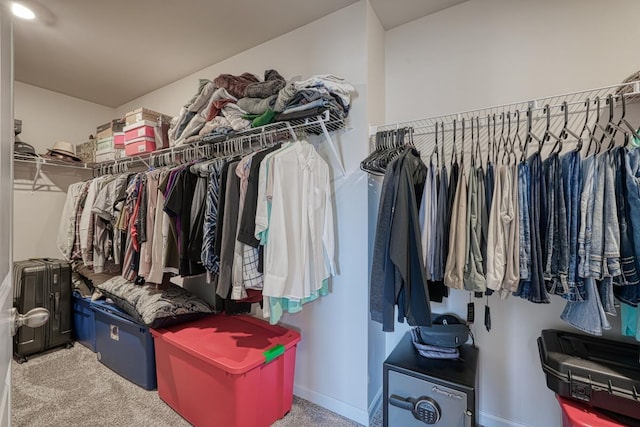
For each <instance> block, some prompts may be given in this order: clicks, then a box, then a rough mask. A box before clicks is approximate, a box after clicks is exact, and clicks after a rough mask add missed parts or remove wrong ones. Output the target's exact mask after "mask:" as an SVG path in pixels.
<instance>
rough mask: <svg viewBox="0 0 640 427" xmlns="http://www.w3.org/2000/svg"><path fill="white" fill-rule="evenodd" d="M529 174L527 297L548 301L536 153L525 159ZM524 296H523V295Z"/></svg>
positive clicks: (541, 193)
mask: <svg viewBox="0 0 640 427" xmlns="http://www.w3.org/2000/svg"><path fill="white" fill-rule="evenodd" d="M527 163H528V165H529V171H530V176H531V181H530V186H529V200H530V205H529V206H530V211H529V223H530V225H529V229H530V231H531V251H530V254H531V270H530V281H531V285H530V292H529V294H528V295H527V299H528V300H529V301H531V302H534V303H544V304H548V303H549V295H548V294H547V288H546V286H545V283H544V278H543V276H542V274H543V255H544V254H543V251H542V235H543V230H542V224H541V223H542V211H543V209H542V208H543V203H544V202H543V200H544V196H545V190H544V183H543V174H542V161H541V159H540V154H539V153H536V154H533V155H532V156H530V157H529V159H528V160H527ZM523 297H524V296H523Z"/></svg>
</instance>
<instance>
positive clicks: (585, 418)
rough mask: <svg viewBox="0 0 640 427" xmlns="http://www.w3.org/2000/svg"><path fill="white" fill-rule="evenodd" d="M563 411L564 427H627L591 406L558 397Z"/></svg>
mask: <svg viewBox="0 0 640 427" xmlns="http://www.w3.org/2000/svg"><path fill="white" fill-rule="evenodd" d="M556 398H557V399H558V402H560V408H561V409H562V427H625V424H620V423H619V422H617V421H615V420H614V419H612V418H610V417H607V416H606V415H604V414H602V413H599V412H598V411H597V410H595V409H593V408H592V407H591V406H589V405H586V404H584V403H580V402H576V401H575V400H571V399H566V398H564V397H562V396H558V395H556Z"/></svg>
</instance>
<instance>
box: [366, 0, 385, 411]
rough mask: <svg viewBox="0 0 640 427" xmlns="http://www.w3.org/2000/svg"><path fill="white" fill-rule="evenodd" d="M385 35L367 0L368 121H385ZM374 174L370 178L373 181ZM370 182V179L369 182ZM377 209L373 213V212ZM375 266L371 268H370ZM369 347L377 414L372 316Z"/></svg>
mask: <svg viewBox="0 0 640 427" xmlns="http://www.w3.org/2000/svg"><path fill="white" fill-rule="evenodd" d="M384 37H385V32H384V28H383V27H382V24H381V23H380V20H379V19H378V16H377V15H376V13H375V11H374V10H373V8H372V7H371V5H370V4H369V2H367V120H368V123H371V124H373V123H383V122H384V108H385V102H384V99H385V91H384V48H385V46H384ZM370 180H371V178H369V181H370ZM368 185H369V183H368ZM367 193H368V198H369V200H368V204H369V213H368V218H369V220H370V221H369V230H368V233H369V238H371V237H372V236H373V235H374V234H375V232H373V231H372V227H373V228H375V219H373V220H371V219H372V218H375V217H376V214H377V211H378V201H379V199H380V195H379V194H377V193H376V194H372V192H371V191H368V192H367ZM371 212H373V216H372V214H371ZM372 252H373V242H371V241H370V242H369V251H368V257H369V258H368V259H369V266H370V265H371V264H370V263H371V258H372ZM370 271H371V269H370V268H369V272H370ZM367 326H368V339H369V342H368V348H369V384H368V385H369V387H368V391H367V394H368V404H369V414H374V413H375V411H376V409H377V408H378V407H379V405H380V404H381V400H382V363H383V362H384V357H385V352H384V348H385V340H386V337H385V333H384V332H382V328H381V327H380V324H379V323H377V322H373V321H371V320H369V322H368V325H367Z"/></svg>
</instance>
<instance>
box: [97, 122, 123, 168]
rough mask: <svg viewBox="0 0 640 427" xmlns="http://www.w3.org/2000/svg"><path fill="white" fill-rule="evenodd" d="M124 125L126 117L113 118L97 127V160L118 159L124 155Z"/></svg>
mask: <svg viewBox="0 0 640 427" xmlns="http://www.w3.org/2000/svg"><path fill="white" fill-rule="evenodd" d="M124 126H125V120H124V119H113V120H111V121H110V122H108V123H105V124H103V125H100V126H98V127H97V128H96V139H97V143H96V162H106V161H109V160H117V159H120V158H122V157H123V154H124V150H123V148H124V141H123V134H122V131H123V129H124Z"/></svg>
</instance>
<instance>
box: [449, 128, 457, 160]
mask: <svg viewBox="0 0 640 427" xmlns="http://www.w3.org/2000/svg"><path fill="white" fill-rule="evenodd" d="M457 124H458V121H457V120H456V119H453V149H452V150H451V163H450V164H451V165H453V164H454V163H458V153H457V152H456V150H457V149H458V148H457V147H456V133H457V129H456V127H457Z"/></svg>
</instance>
